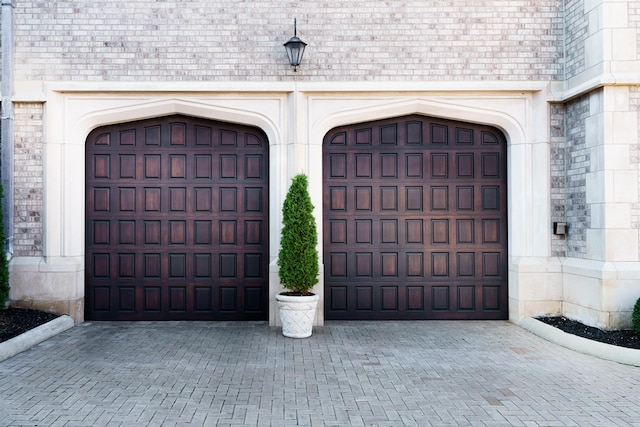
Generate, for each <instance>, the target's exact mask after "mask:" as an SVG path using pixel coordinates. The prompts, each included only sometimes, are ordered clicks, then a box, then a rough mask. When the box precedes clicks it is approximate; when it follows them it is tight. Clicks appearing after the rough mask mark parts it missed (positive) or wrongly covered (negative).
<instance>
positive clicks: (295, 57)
mask: <svg viewBox="0 0 640 427" xmlns="http://www.w3.org/2000/svg"><path fill="white" fill-rule="evenodd" d="M306 46H307V44H306V43H305V42H303V41H302V40H300V39H299V38H298V36H297V28H296V19H295V18H294V19H293V37H291V38H290V39H289V41H288V42H286V43H285V44H284V48H285V49H286V50H287V56H288V57H289V63H290V64H291V66H292V67H293V71H298V70H297V68H298V66H300V62H301V61H302V55H304V48H305V47H306Z"/></svg>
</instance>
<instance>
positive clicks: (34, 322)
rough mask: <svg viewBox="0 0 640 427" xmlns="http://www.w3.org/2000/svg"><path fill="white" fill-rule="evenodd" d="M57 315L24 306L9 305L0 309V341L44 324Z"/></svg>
mask: <svg viewBox="0 0 640 427" xmlns="http://www.w3.org/2000/svg"><path fill="white" fill-rule="evenodd" d="M57 317H60V316H59V315H58V314H53V313H45V312H44V311H37V310H28V309H24V308H13V307H9V308H7V309H5V310H0V342H3V341H7V340H10V339H11V338H14V337H17V336H18V335H20V334H22V333H24V332H27V331H28V330H29V329H33V328H36V327H38V326H40V325H44V324H45V323H47V322H50V321H52V320H53V319H55V318H57Z"/></svg>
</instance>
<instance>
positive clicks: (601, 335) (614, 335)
mask: <svg viewBox="0 0 640 427" xmlns="http://www.w3.org/2000/svg"><path fill="white" fill-rule="evenodd" d="M536 319H538V320H539V321H541V322H544V323H546V324H548V325H551V326H554V327H556V328H558V329H560V330H562V331H564V332H567V333H569V334H573V335H577V336H579V337H583V338H588V339H590V340H594V341H599V342H603V343H606V344H612V345H617V346H619V347H627V348H634V349H638V350H640V335H639V334H636V333H635V332H633V331H631V330H621V331H603V330H602V329H598V328H594V327H593V326H586V325H583V324H582V323H580V322H576V321H575V320H571V319H567V318H566V317H564V316H554V317H537V318H536Z"/></svg>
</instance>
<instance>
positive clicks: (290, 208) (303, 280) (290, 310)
mask: <svg viewBox="0 0 640 427" xmlns="http://www.w3.org/2000/svg"><path fill="white" fill-rule="evenodd" d="M307 187H308V180H307V176H306V175H304V174H298V175H296V176H295V177H293V180H292V182H291V187H290V188H289V191H288V192H287V196H286V197H285V200H284V203H283V205H282V224H283V226H282V233H281V237H280V251H279V252H278V267H279V270H278V276H279V277H280V283H281V284H282V286H283V287H284V288H285V289H286V291H284V292H281V293H279V294H278V295H276V300H277V301H278V308H279V310H280V320H281V322H282V334H283V335H284V336H286V337H291V338H306V337H309V336H311V333H312V330H313V320H314V319H315V314H316V307H317V305H318V295H316V294H313V293H312V292H311V289H312V288H313V286H314V285H315V284H316V283H318V271H319V267H318V250H317V247H316V246H317V244H318V233H317V231H316V222H315V218H314V217H313V204H312V203H311V198H310V197H309V192H308V189H307Z"/></svg>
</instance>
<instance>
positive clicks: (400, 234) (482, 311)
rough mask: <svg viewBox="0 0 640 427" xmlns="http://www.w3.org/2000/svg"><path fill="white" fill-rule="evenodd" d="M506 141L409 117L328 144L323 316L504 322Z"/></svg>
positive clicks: (329, 138) (343, 133)
mask: <svg viewBox="0 0 640 427" xmlns="http://www.w3.org/2000/svg"><path fill="white" fill-rule="evenodd" d="M506 165H507V162H506V141H505V138H504V136H503V134H502V133H501V132H500V131H499V130H497V129H495V128H492V127H488V126H480V125H474V124H469V123H460V122H453V121H447V120H440V119H434V118H428V117H423V116H418V115H415V116H409V117H402V118H394V119H389V120H381V121H376V122H370V123H361V124H356V125H351V126H345V127H340V128H336V129H333V130H332V131H330V132H329V133H328V134H327V135H326V136H325V138H324V146H323V179H324V236H323V240H324V254H323V255H324V263H325V298H326V303H325V317H326V318H327V319H506V318H507V316H508V308H507V197H506V194H507V182H506V176H507V175H506Z"/></svg>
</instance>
